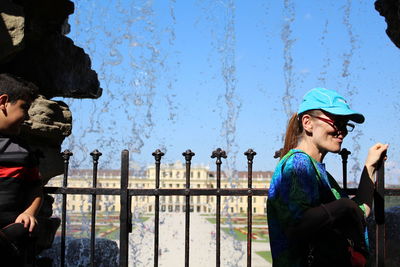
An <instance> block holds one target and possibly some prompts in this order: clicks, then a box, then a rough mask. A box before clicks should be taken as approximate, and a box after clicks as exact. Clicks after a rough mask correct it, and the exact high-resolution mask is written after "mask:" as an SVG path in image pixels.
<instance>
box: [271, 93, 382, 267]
mask: <svg viewBox="0 0 400 267" xmlns="http://www.w3.org/2000/svg"><path fill="white" fill-rule="evenodd" d="M349 121H353V122H356V123H363V122H364V116H363V115H362V114H360V113H357V112H355V111H353V110H351V109H350V107H349V106H348V104H347V103H346V100H345V99H344V98H343V97H342V96H340V95H339V94H338V93H337V92H335V91H332V90H327V89H324V88H315V89H312V90H311V91H309V92H308V93H307V94H306V95H305V96H304V98H303V101H302V103H301V104H300V107H299V110H298V113H297V114H294V115H293V116H292V118H291V119H290V121H289V124H288V129H287V131H286V137H285V144H284V148H283V149H282V151H281V160H280V162H279V164H278V166H277V167H276V170H275V172H274V175H273V178H272V182H271V186H270V190H269V195H268V203H267V215H268V225H269V236H270V245H271V252H272V258H273V266H290V267H293V266H324V267H327V266H364V265H365V258H366V256H367V255H368V245H367V242H368V240H367V238H365V237H367V235H366V234H365V233H366V231H365V230H366V228H365V218H366V217H367V216H368V215H369V213H370V210H371V205H372V198H373V192H374V172H375V170H376V166H377V164H378V162H379V160H380V159H381V158H382V157H383V156H384V155H385V153H386V150H387V148H388V145H387V144H379V143H378V144H376V145H374V146H372V147H371V148H370V150H369V153H368V157H367V160H366V162H365V166H364V170H363V172H362V175H361V179H360V184H359V188H358V190H357V194H356V196H355V197H354V198H353V199H349V198H348V196H347V195H346V194H345V192H343V191H342V190H341V188H340V187H339V185H338V184H337V183H336V181H335V180H334V179H333V178H332V176H330V174H329V173H328V172H327V171H326V170H325V165H324V163H322V162H323V159H324V157H325V155H326V154H327V153H328V152H333V153H338V152H339V151H340V149H341V145H342V142H343V139H344V138H345V137H346V135H347V133H348V132H350V131H352V130H353V128H354V124H352V123H349Z"/></svg>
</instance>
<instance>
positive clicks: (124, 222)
mask: <svg viewBox="0 0 400 267" xmlns="http://www.w3.org/2000/svg"><path fill="white" fill-rule="evenodd" d="M244 154H245V156H246V157H247V163H248V171H247V178H248V187H247V188H221V164H222V159H224V158H226V157H227V155H226V153H225V151H223V150H222V149H220V148H218V149H217V150H215V151H213V152H212V155H211V157H212V158H215V159H216V188H191V187H190V173H191V171H190V170H191V160H192V157H193V156H194V155H195V154H194V153H193V152H192V151H191V150H186V151H185V152H183V153H182V155H183V156H184V158H185V163H186V164H185V167H186V186H185V188H184V189H178V188H177V189H164V188H160V171H161V168H160V167H161V159H162V156H163V155H164V153H163V152H161V151H160V150H158V149H157V150H156V151H155V152H154V153H153V156H154V158H155V171H156V172H155V188H153V189H145V188H143V189H131V188H128V180H129V152H128V151H127V150H123V151H122V153H121V186H120V188H119V189H114V188H97V171H98V170H97V165H98V160H99V157H100V156H101V153H100V152H99V151H97V150H95V151H93V152H92V153H91V156H92V158H93V183H92V187H91V188H75V187H74V188H69V187H68V165H69V158H70V156H72V153H71V152H70V151H68V150H66V151H65V152H63V158H64V168H65V169H64V179H63V183H62V185H63V186H62V187H45V190H44V191H45V192H46V193H49V194H61V195H62V214H61V216H62V224H61V227H62V228H61V255H60V257H61V266H62V267H63V266H65V236H66V207H67V205H66V203H67V197H68V195H71V194H86V195H91V196H92V199H91V207H92V213H91V217H92V221H91V223H92V225H91V233H90V251H91V252H90V263H91V266H96V262H95V257H94V255H95V223H96V221H95V220H96V196H98V195H118V196H120V240H119V241H120V242H119V245H120V255H119V264H120V266H121V267H125V266H128V254H129V240H128V236H129V233H130V232H132V214H131V198H132V196H154V197H155V214H154V216H155V217H154V223H155V225H154V266H158V257H159V236H160V233H159V216H160V210H159V206H160V199H159V198H160V196H185V200H186V201H185V204H186V208H185V255H184V257H185V267H188V266H189V257H190V253H189V252H190V246H189V244H190V243H189V240H190V236H189V234H190V231H189V230H190V210H191V208H190V197H191V196H215V197H216V199H217V201H216V259H215V263H216V266H217V267H220V266H221V249H220V248H221V235H220V232H221V196H247V229H248V231H247V266H248V267H250V266H251V252H252V246H251V245H252V244H251V237H252V216H253V214H252V212H253V210H252V203H253V201H252V197H253V196H267V195H268V189H261V188H252V175H253V170H252V168H253V159H254V156H255V155H256V152H254V151H253V150H252V149H249V150H247V151H246V152H245V153H244ZM340 154H341V156H342V165H343V185H344V188H345V189H346V190H347V192H348V193H349V194H354V192H355V189H348V188H347V158H348V155H349V154H350V152H349V151H347V150H345V149H343V151H342V152H341V153H340ZM376 175H377V177H376V181H377V182H376V192H375V208H374V211H375V220H376V266H378V267H381V266H384V259H385V246H384V244H385V232H384V231H385V229H384V224H385V218H384V217H385V216H384V196H385V195H397V196H400V190H399V189H385V188H384V165H383V162H382V164H381V166H380V168H379V169H378V171H377V174H376Z"/></svg>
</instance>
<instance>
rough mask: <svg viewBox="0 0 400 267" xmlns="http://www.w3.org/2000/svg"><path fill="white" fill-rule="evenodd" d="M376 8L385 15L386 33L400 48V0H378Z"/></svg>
mask: <svg viewBox="0 0 400 267" xmlns="http://www.w3.org/2000/svg"><path fill="white" fill-rule="evenodd" d="M375 9H376V10H377V11H378V12H379V14H380V15H381V16H383V17H385V21H386V23H387V29H386V34H387V35H388V36H389V38H390V40H392V42H393V43H394V44H395V45H396V46H397V47H398V48H400V0H377V1H376V2H375Z"/></svg>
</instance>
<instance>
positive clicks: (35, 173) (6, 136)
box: [0, 74, 42, 266]
mask: <svg viewBox="0 0 400 267" xmlns="http://www.w3.org/2000/svg"><path fill="white" fill-rule="evenodd" d="M36 96H37V87H36V86H35V85H33V84H31V83H28V82H26V81H23V80H21V79H19V78H17V77H14V76H12V75H10V74H0V255H1V254H3V256H4V257H3V258H2V259H8V260H9V261H10V262H9V263H7V264H10V263H11V262H12V266H19V265H22V264H23V263H22V262H23V250H24V247H26V246H27V243H29V239H30V236H31V233H32V232H33V231H34V229H35V228H36V226H37V221H36V218H35V216H36V214H37V213H38V211H39V209H40V205H41V201H42V186H41V181H40V176H39V170H38V160H37V157H36V155H35V154H34V153H32V152H31V151H30V148H29V147H28V146H27V145H26V144H24V143H23V142H22V141H21V140H19V139H18V138H17V135H18V134H19V132H20V129H21V125H22V123H23V122H24V120H26V119H27V118H28V109H29V107H30V105H31V103H32V101H33V100H34V99H35V98H36ZM3 263H4V262H3ZM2 266H4V265H2ZM7 266H8V265H7Z"/></svg>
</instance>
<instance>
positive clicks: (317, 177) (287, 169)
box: [267, 149, 348, 267]
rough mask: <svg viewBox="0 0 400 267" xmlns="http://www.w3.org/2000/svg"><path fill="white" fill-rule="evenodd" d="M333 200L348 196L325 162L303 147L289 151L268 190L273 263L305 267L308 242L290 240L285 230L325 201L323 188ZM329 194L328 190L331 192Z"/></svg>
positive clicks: (279, 164) (278, 167)
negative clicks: (318, 159)
mask: <svg viewBox="0 0 400 267" xmlns="http://www.w3.org/2000/svg"><path fill="white" fill-rule="evenodd" d="M325 189H326V190H327V192H332V193H333V195H332V197H333V200H334V199H338V198H341V197H348V196H347V195H346V194H345V193H344V192H343V191H342V190H341V189H340V187H339V185H338V184H337V183H336V181H335V180H334V179H333V178H332V177H331V176H330V175H328V173H327V172H326V169H325V164H324V163H320V162H317V161H316V160H314V159H313V158H312V157H310V156H309V155H307V154H306V153H304V152H303V151H301V150H298V149H292V150H290V151H289V152H288V153H287V154H286V155H285V156H284V157H283V158H282V159H281V160H280V162H279V163H278V166H277V167H276V169H275V172H274V175H273V177H272V181H271V186H270V188H269V193H268V202H267V216H268V227H269V236H270V245H271V253H272V259H273V265H274V266H290V267H296V266H302V263H301V260H302V259H303V258H304V254H302V253H304V246H305V244H304V243H302V244H300V243H296V241H293V240H289V239H288V238H287V237H286V235H285V229H287V228H288V227H289V226H294V225H296V224H297V223H298V222H299V220H300V219H301V217H302V215H303V213H304V212H305V211H306V210H307V209H309V208H312V207H316V206H319V205H320V204H321V203H322V200H321V197H322V194H321V191H322V190H323V191H324V193H323V194H326V193H325ZM328 194H329V193H328Z"/></svg>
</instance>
